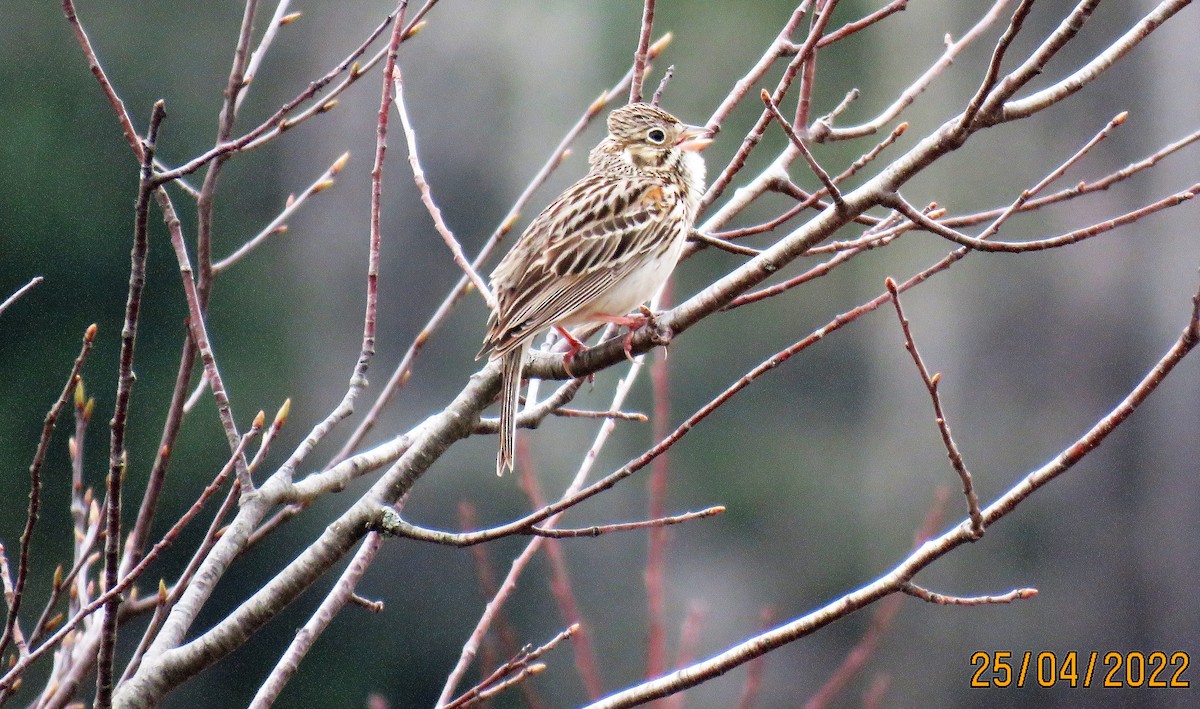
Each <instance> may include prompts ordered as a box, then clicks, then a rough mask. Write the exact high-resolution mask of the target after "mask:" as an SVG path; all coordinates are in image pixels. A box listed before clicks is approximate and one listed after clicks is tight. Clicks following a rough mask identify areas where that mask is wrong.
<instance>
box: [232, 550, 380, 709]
mask: <svg viewBox="0 0 1200 709" xmlns="http://www.w3.org/2000/svg"><path fill="white" fill-rule="evenodd" d="M382 546H383V537H382V536H381V535H379V534H368V535H367V537H366V539H364V540H363V542H362V544H361V545H360V546H359V548H358V552H356V553H355V554H354V558H353V559H351V560H350V565H349V566H347V567H346V570H345V571H343V572H342V575H341V576H340V577H339V578H338V580H337V583H335V584H334V586H333V589H332V590H330V591H329V593H328V595H326V596H325V599H324V600H322V601H321V605H320V606H319V607H318V608H317V610H316V611H315V612H314V613H313V614H312V617H310V618H309V619H308V622H307V623H305V624H304V627H303V628H301V629H300V630H299V632H297V633H296V636H295V637H294V638H292V642H291V643H290V644H289V645H288V648H287V650H286V651H285V652H284V653H283V655H282V656H281V657H280V658H279V662H277V663H276V664H275V667H274V669H272V670H271V674H270V675H268V676H267V679H266V681H264V682H263V683H262V685H260V686H259V688H258V691H257V692H256V693H255V694H254V699H253V700H251V702H250V705H249V706H250V707H251V709H266V708H267V707H270V706H271V705H272V704H273V703H274V702H275V700H276V699H278V698H279V693H280V692H282V691H283V688H284V686H286V685H287V682H288V680H289V679H291V678H292V675H294V674H295V673H296V670H297V669H299V668H300V661H301V660H303V659H304V656H305V655H307V654H308V651H309V650H310V649H312V646H313V643H315V642H316V640H317V638H318V637H319V636H320V635H321V633H322V632H324V630H325V629H326V628H328V627H329V624H330V623H332V622H333V619H334V617H335V616H337V614H338V613H339V612H340V611H341V610H342V608H344V607H345V606H346V604H347V603H349V602H350V599H351V598H352V597H354V588H355V586H357V585H358V582H359V580H360V579H362V577H363V574H365V573H366V572H367V569H368V568H369V567H370V566H371V562H372V561H374V560H375V555H376V554H377V553H379V549H380V547H382Z"/></svg>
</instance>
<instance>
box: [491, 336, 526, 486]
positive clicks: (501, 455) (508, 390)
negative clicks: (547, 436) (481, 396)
mask: <svg viewBox="0 0 1200 709" xmlns="http://www.w3.org/2000/svg"><path fill="white" fill-rule="evenodd" d="M525 351H526V348H525V347H518V348H516V349H514V350H512V351H511V352H507V353H505V355H504V359H503V361H502V362H501V365H500V371H501V375H500V451H499V452H498V453H497V454H496V475H504V471H505V470H512V469H513V451H514V450H515V449H516V440H517V399H518V396H519V395H520V393H521V370H522V369H523V368H524V366H525Z"/></svg>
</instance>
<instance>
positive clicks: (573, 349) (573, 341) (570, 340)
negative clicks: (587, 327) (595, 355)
mask: <svg viewBox="0 0 1200 709" xmlns="http://www.w3.org/2000/svg"><path fill="white" fill-rule="evenodd" d="M554 329H555V330H558V334H560V335H562V337H563V339H564V340H566V341H567V352H566V354H564V355H563V369H565V370H567V375H568V376H570V377H571V378H572V379H574V378H575V375H574V374H573V373H572V372H571V362H572V361H573V360H574V359H575V355H577V354H579V353H580V352H581V351H582V350H584V349H587V345H585V344H583V343H582V342H580V341H579V338H577V337H575V336H574V335H572V334H571V333H569V332H567V330H566V328H562V327H559V326H558V325H555V326H554Z"/></svg>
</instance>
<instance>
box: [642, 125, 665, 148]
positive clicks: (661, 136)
mask: <svg viewBox="0 0 1200 709" xmlns="http://www.w3.org/2000/svg"><path fill="white" fill-rule="evenodd" d="M666 139H667V134H666V133H664V132H663V131H662V129H661V128H655V129H653V130H651V131H650V132H649V133H647V134H646V140H649V141H650V142H651V143H654V144H655V145H662V143H663V141H664V140H666Z"/></svg>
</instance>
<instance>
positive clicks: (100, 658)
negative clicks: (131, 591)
mask: <svg viewBox="0 0 1200 709" xmlns="http://www.w3.org/2000/svg"><path fill="white" fill-rule="evenodd" d="M166 115H167V114H166V107H165V104H164V103H163V102H162V101H161V100H160V101H158V102H156V103H155V104H154V110H153V112H152V113H151V115H150V128H149V130H148V131H147V134H146V140H145V142H143V143H142V151H141V156H142V169H141V180H140V183H139V185H138V196H137V202H136V203H135V205H134V224H133V249H132V252H131V254H130V266H129V294H128V296H127V298H126V303H125V322H124V325H123V326H122V328H121V355H120V365H119V368H118V373H117V396H116V404H115V406H114V410H113V417H112V424H111V428H112V436H111V442H110V449H109V464H108V481H107V489H108V498H107V499H108V503H107V506H106V508H105V509H106V520H105V539H104V588H105V589H111V588H113V587H115V586H116V585H117V575H118V572H119V568H118V567H119V565H120V561H121V559H120V553H121V490H122V488H123V487H124V486H123V482H124V479H125V465H126V463H127V462H128V460H127V452H126V450H125V428H126V425H127V424H128V418H129V400H130V397H131V395H132V393H133V381H134V376H133V356H134V346H135V344H136V342H137V330H138V322H139V315H140V313H141V307H142V292H143V290H144V288H145V285H146V257H147V254H148V252H149V247H150V241H149V229H148V223H147V222H148V217H149V212H150V195H151V192H153V191H154V186H153V182H152V177H153V174H154V162H153V161H154V149H155V140H156V139H157V137H158V129H159V127H160V126H161V125H162V122H163V119H164V118H166ZM120 606H121V599H120V597H119V596H113V597H112V599H111V600H110V601H109V602H108V603H107V604H106V605H105V608H104V619H103V624H102V630H101V634H100V649H99V654H98V655H97V659H96V707H98V709H108V708H109V707H111V706H112V692H113V660H114V659H115V655H114V650H115V647H116V643H117V610H118V609H119V608H120Z"/></svg>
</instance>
